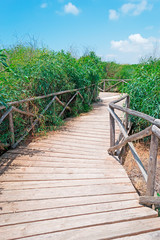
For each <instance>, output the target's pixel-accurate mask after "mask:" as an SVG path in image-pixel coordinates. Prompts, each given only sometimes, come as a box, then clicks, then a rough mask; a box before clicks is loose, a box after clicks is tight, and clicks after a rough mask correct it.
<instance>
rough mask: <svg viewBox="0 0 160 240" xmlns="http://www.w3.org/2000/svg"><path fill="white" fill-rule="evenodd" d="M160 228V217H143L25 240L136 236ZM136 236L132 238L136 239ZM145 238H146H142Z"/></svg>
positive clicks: (86, 239) (84, 239)
mask: <svg viewBox="0 0 160 240" xmlns="http://www.w3.org/2000/svg"><path fill="white" fill-rule="evenodd" d="M159 229H160V219H158V221H157V219H143V220H136V221H129V222H122V223H114V224H104V225H97V226H91V227H87V228H80V229H73V230H72V229H71V230H66V231H64V232H55V233H54V232H51V233H48V234H45V235H39V236H33V237H29V238H27V237H26V238H24V239H25V240H32V239H34V240H43V239H44V238H45V240H49V239H54V240H62V239H70V240H81V239H83V240H97V239H106V240H111V239H117V238H119V237H121V239H123V237H125V236H134V237H136V236H135V235H137V234H140V233H146V232H150V231H155V230H159ZM134 237H133V238H132V239H134ZM142 240H144V239H142Z"/></svg>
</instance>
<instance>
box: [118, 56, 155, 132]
mask: <svg viewBox="0 0 160 240" xmlns="http://www.w3.org/2000/svg"><path fill="white" fill-rule="evenodd" d="M123 91H124V92H126V93H128V94H129V95H130V99H131V108H132V109H134V110H136V111H139V112H143V113H146V114H148V115H150V116H152V117H155V118H160V60H159V59H153V58H149V59H148V60H145V61H144V62H142V63H141V64H139V65H137V67H136V69H135V72H134V74H133V77H132V81H130V82H129V83H128V84H127V85H126V86H125V88H124V89H123ZM131 120H132V122H133V123H134V125H135V126H136V129H137V130H140V129H143V128H145V127H147V126H148V125H149V123H148V122H147V121H145V120H143V119H140V118H136V117H131Z"/></svg>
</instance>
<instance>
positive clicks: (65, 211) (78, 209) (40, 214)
mask: <svg viewBox="0 0 160 240" xmlns="http://www.w3.org/2000/svg"><path fill="white" fill-rule="evenodd" d="M131 208H139V210H140V211H141V208H142V206H141V205H139V204H138V201H137V200H132V201H122V202H117V203H116V204H115V203H97V204H91V205H83V206H70V207H67V208H66V207H65V208H53V209H52V208H50V209H43V210H37V211H34V212H33V211H29V212H21V213H14V214H12V213H10V214H3V215H0V227H1V226H5V225H11V224H18V223H27V222H36V221H42V220H46V219H47V220H50V219H57V218H62V217H72V216H78V215H83V214H85V215H86V214H94V213H104V212H110V211H119V210H124V209H131ZM115 214H116V213H115Z"/></svg>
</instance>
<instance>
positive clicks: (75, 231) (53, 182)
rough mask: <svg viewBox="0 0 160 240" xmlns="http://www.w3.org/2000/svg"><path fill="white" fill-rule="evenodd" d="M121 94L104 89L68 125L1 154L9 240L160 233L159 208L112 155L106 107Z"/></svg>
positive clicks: (4, 229) (3, 218)
mask: <svg viewBox="0 0 160 240" xmlns="http://www.w3.org/2000/svg"><path fill="white" fill-rule="evenodd" d="M114 96H115V94H114ZM114 96H113V94H110V95H108V94H106V93H104V94H102V98H103V102H102V103H99V104H96V105H95V106H94V109H93V111H91V112H89V113H87V114H83V115H81V116H80V117H77V118H74V119H71V120H69V121H68V122H67V123H66V125H65V127H64V128H63V129H62V130H61V131H57V132H51V133H50V134H48V137H47V138H45V139H44V138H42V139H41V140H40V141H37V142H32V143H30V144H29V145H28V146H26V147H25V146H24V147H19V148H17V149H15V150H10V151H8V152H7V153H6V154H4V155H3V156H2V157H1V160H0V161H1V162H3V165H2V166H1V173H2V172H3V171H4V170H6V169H7V171H5V173H4V174H2V175H1V176H0V180H1V185H0V189H1V194H0V209H1V210H0V239H1V240H7V239H29V240H32V239H33V240H41V239H43V240H48V239H50V240H59V239H61V240H70V239H72V240H73V239H74V240H82V239H83V240H85V239H87V240H95V239H126V240H127V239H128V240H129V239H137V240H138V239H160V231H158V230H160V218H157V212H155V211H153V210H152V209H150V208H146V207H143V206H141V205H139V203H138V195H137V193H136V191H135V189H134V187H133V186H132V184H131V182H130V180H129V178H128V176H127V174H126V172H125V170H124V169H123V167H122V166H121V165H120V164H119V163H118V162H117V161H116V160H115V159H114V158H112V157H111V156H109V155H108V154H107V148H108V147H109V134H110V133H109V131H110V129H109V114H108V112H107V109H106V106H107V104H108V102H109V101H111V100H112V99H113V97H114ZM117 134H118V129H117Z"/></svg>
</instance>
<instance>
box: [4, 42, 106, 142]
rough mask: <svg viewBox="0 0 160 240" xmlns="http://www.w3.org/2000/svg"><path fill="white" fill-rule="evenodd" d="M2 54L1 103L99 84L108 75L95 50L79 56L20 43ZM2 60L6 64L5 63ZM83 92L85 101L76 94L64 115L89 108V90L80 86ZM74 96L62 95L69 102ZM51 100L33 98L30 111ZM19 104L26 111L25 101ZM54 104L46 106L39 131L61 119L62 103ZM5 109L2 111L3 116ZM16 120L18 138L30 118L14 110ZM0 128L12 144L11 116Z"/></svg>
mask: <svg viewBox="0 0 160 240" xmlns="http://www.w3.org/2000/svg"><path fill="white" fill-rule="evenodd" d="M0 54H1V55H0V104H1V105H5V106H6V104H7V103H8V102H10V101H16V100H21V99H25V98H29V97H33V96H41V95H46V94H49V93H53V92H59V91H64V90H72V89H75V88H83V87H85V86H90V85H91V84H95V85H96V86H97V85H98V83H99V81H100V79H101V78H103V77H104V75H105V71H104V64H103V63H102V62H101V59H100V58H99V57H97V56H96V55H95V53H94V52H90V53H89V54H88V55H87V56H82V57H81V58H79V59H76V58H74V57H72V55H71V54H70V53H69V52H64V51H60V52H54V51H51V50H48V49H45V48H43V49H39V48H33V47H30V46H25V45H17V46H15V47H13V48H10V49H6V50H5V51H1V52H0ZM2 60H3V62H5V64H6V66H5V65H4V64H2ZM8 66H9V67H8ZM81 94H82V96H83V98H84V100H85V101H84V103H83V104H82V102H81V101H80V99H79V97H77V99H76V100H75V101H73V102H72V103H71V106H72V107H73V109H74V111H72V112H69V111H66V112H65V114H64V116H63V117H66V116H71V115H75V114H76V115H77V114H78V113H80V112H83V111H86V110H87V109H88V108H89V106H88V97H89V93H88V92H87V91H86V90H81ZM72 96H73V93H68V94H65V95H64V96H60V97H59V98H60V100H62V101H63V102H68V100H69V99H70V98H71V97H72ZM49 101H51V98H47V99H43V100H35V101H32V102H30V103H29V108H30V111H32V112H35V113H36V114H37V115H38V114H39V113H41V112H42V111H43V109H44V108H45V106H46V105H47V104H48V103H49ZM18 107H19V108H20V109H21V110H24V111H26V108H27V106H26V104H20V105H19V106H18ZM55 108H56V111H55V109H54V108H49V109H48V110H47V112H46V113H45V115H44V117H43V119H42V120H41V123H40V126H39V128H38V129H37V131H41V130H47V129H50V128H52V127H53V125H55V124H58V122H59V121H61V120H60V119H59V118H58V114H59V113H60V111H61V110H62V106H60V105H58V104H56V106H55ZM4 111H5V110H2V111H1V112H0V116H2V114H3V113H4ZM14 124H15V133H16V139H17V138H18V137H19V136H20V135H21V134H22V132H23V130H24V129H25V127H26V126H28V125H29V124H30V120H29V119H28V117H25V116H24V115H23V116H22V115H20V114H17V113H16V114H15V113H14ZM0 132H1V136H0V141H1V142H2V143H5V144H6V143H9V144H10V133H9V129H8V118H6V119H5V121H4V122H3V123H2V124H1V125H0Z"/></svg>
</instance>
